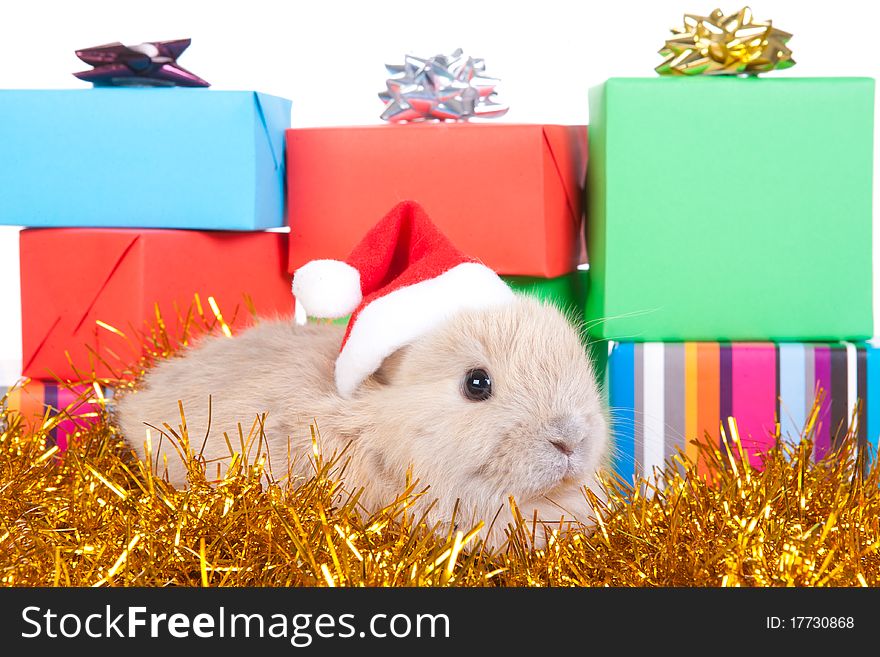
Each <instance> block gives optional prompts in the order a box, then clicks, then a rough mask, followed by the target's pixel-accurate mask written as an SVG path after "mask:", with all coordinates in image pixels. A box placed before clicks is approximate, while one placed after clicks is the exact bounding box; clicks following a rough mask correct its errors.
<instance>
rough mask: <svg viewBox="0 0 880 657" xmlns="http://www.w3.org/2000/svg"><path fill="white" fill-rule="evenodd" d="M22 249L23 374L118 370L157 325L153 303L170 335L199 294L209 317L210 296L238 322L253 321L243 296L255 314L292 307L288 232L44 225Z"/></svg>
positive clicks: (113, 373)
mask: <svg viewBox="0 0 880 657" xmlns="http://www.w3.org/2000/svg"><path fill="white" fill-rule="evenodd" d="M20 248H21V311H22V312H21V315H22V362H23V374H24V375H25V376H29V377H32V378H39V379H48V378H55V377H59V378H63V379H77V378H79V376H81V375H91V374H92V372H93V371H94V374H95V375H97V376H99V377H107V378H115V377H117V376H119V375H120V372H121V371H122V370H123V369H124V368H125V366H127V365H132V364H134V363H135V362H136V361H137V359H138V358H139V357H140V356H141V355H142V353H143V350H142V341H141V340H139V339H138V338H137V337H136V336H137V334H138V332H139V331H144V330H145V329H147V327H149V326H151V325H155V324H156V310H155V309H156V307H157V306H158V309H159V311H160V313H161V315H162V317H163V318H164V321H165V323H166V325H168V331H167V332H168V334H169V337H171V338H172V339H173V338H174V337H175V330H179V327H177V328H175V327H174V325H175V324H177V323H178V316H179V315H178V313H180V315H183V316H185V315H186V313H187V312H188V311H189V310H190V309H191V307H192V306H193V301H194V295H195V294H198V295H199V298H200V301H201V303H202V304H203V305H204V309H203V310H204V312H205V313H206V314H207V315H208V316H210V317H211V318H213V314H212V312H211V309H210V308H209V307H208V305H209V304H208V297H209V296H212V297H214V298H215V300H216V302H217V304H218V306H219V308H220V310H221V312H222V313H223V317H224V320H225V321H226V322H227V323H228V324H230V325H234V326H244V325H246V324H247V323H249V322H250V321H252V316H251V313H250V311H249V309H248V308H247V304H246V302H245V301H246V300H245V295H249V296H250V298H251V299H252V301H253V304H254V307H255V309H256V311H257V313H258V314H259V315H279V314H280V315H288V314H291V313H292V312H293V297H292V295H291V292H290V277H289V276H288V275H287V273H286V272H285V262H286V255H287V235H286V234H283V233H230V232H200V231H183V230H179V231H178V230H137V229H87V228H48V229H31V230H23V231H22V232H21V241H20ZM236 308H237V312H235V309H236ZM196 319H198V318H197V317H196ZM98 322H101V323H103V324H104V325H108V326H110V327H113V328H115V329H118V330H119V331H122V332H123V333H125V335H126V337H122V336H120V335H118V334H116V333H115V332H113V331H112V330H109V329H107V328H104V326H102V325H101V324H99V323H98ZM90 350H91V351H90ZM65 351H67V352H69V354H70V362H69V361H68V358H67V356H66V355H65ZM96 354H97V356H100V357H101V358H103V359H104V360H105V361H106V363H104V362H101V360H100V359H99V358H98V357H96ZM71 362H72V363H73V366H71Z"/></svg>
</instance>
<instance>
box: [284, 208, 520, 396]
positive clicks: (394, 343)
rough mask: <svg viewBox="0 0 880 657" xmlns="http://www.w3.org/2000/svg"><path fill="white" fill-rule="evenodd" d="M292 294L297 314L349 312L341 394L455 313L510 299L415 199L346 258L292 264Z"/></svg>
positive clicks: (339, 364) (339, 369)
mask: <svg viewBox="0 0 880 657" xmlns="http://www.w3.org/2000/svg"><path fill="white" fill-rule="evenodd" d="M293 294H294V296H295V297H296V302H297V315H298V316H299V317H300V318H302V317H304V316H310V317H323V318H337V317H344V316H345V315H348V314H351V319H350V320H349V323H348V330H347V331H346V333H345V337H344V338H343V340H342V347H341V348H340V350H339V356H338V358H337V359H336V388H337V390H338V391H339V394H340V395H342V396H343V397H350V396H351V395H352V394H353V393H354V391H355V390H357V388H358V386H359V385H360V384H361V383H362V382H363V381H364V379H366V378H367V377H368V376H370V375H371V374H372V373H373V372H375V371H376V370H377V369H378V368H379V366H380V365H381V364H382V361H383V360H385V358H387V357H388V356H390V355H391V354H392V353H394V352H395V351H396V350H398V349H400V348H401V347H403V346H404V345H407V344H410V343H411V342H413V341H414V340H416V339H418V338H419V337H421V336H423V335H425V334H426V333H428V332H429V331H431V330H433V329H435V328H437V327H438V326H441V325H442V324H443V323H444V322H446V321H448V320H449V319H450V318H451V317H452V316H453V315H454V314H455V313H457V312H459V311H462V310H478V309H483V308H490V307H493V306H498V305H501V304H505V303H509V302H511V301H512V300H513V299H514V296H513V292H512V291H511V290H510V288H509V287H508V286H507V284H506V283H505V282H504V281H502V280H501V278H500V277H499V276H498V274H496V273H495V272H494V271H492V270H491V269H489V268H488V267H486V266H485V265H483V264H482V263H480V262H478V261H477V260H476V259H474V258H470V257H468V256H466V255H464V254H462V253H461V252H460V251H459V250H458V249H456V248H455V247H454V246H453V245H452V243H451V242H450V241H449V240H448V239H447V238H446V236H445V235H443V233H441V232H440V231H439V230H438V229H437V227H436V226H435V225H434V224H433V223H432V222H431V220H430V219H429V218H428V215H427V213H426V212H425V211H424V209H422V207H421V206H420V205H419V204H418V203H414V202H413V201H404V202H402V203H399V204H398V205H396V206H395V207H394V208H392V210H391V211H390V212H389V213H388V214H387V215H385V217H384V218H383V219H382V220H381V221H380V222H379V223H377V224H376V225H375V226H374V227H373V228H372V229H371V230H370V231H369V232H368V233H367V234H366V235H365V236H364V238H363V240H362V241H361V242H360V243H359V244H358V245H357V246H356V247H355V248H354V250H353V251H352V252H351V254H350V255H349V256H348V258H347V259H346V260H345V262H343V261H341V260H313V261H311V262H308V263H306V264H305V265H303V266H302V267H300V268H299V269H297V270H296V273H295V274H294V276H293Z"/></svg>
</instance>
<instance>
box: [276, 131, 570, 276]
mask: <svg viewBox="0 0 880 657" xmlns="http://www.w3.org/2000/svg"><path fill="white" fill-rule="evenodd" d="M586 153H587V130H586V127H585V126H560V125H515V124H513V125H512V124H491V125H487V124H467V123H439V124H436V123H435V124H416V125H381V126H365V127H345V128H308V129H295V130H288V131H287V185H288V223H289V224H290V228H291V239H290V261H289V266H290V271H295V270H296V269H297V268H298V267H300V266H302V265H303V264H305V263H306V262H308V261H309V260H313V259H316V258H335V259H344V258H345V257H346V256H347V255H348V253H349V252H350V251H351V249H352V248H353V247H354V245H355V244H356V243H357V242H358V241H359V240H360V238H361V237H362V236H363V235H364V233H365V232H366V231H367V230H368V229H369V228H370V227H371V226H372V225H373V224H374V223H375V222H376V221H378V220H379V219H380V218H381V217H383V216H384V215H385V214H386V213H387V212H388V210H390V209H391V207H393V206H394V205H395V204H396V203H398V202H399V201H402V200H406V199H410V200H414V201H417V202H418V203H420V204H421V205H422V206H423V207H424V208H425V209H426V210H427V212H428V214H429V215H430V217H431V219H433V220H434V222H436V223H437V225H438V226H439V227H440V229H441V230H442V231H443V232H444V233H446V235H447V236H448V237H449V238H450V239H451V240H452V243H453V244H455V245H456V247H458V248H459V249H460V250H461V251H463V252H464V253H467V254H468V255H470V256H473V257H476V258H479V259H480V260H482V261H483V262H484V263H485V264H486V265H488V266H489V267H491V268H493V269H495V270H496V271H497V272H498V273H500V274H517V275H527V276H542V277H547V278H550V277H555V276H561V275H563V274H567V273H569V272H571V271H572V270H574V269H575V267H576V266H577V265H578V264H579V263H580V262H581V261H582V260H583V259H584V258H583V247H582V243H583V239H582V235H583V230H582V229H583V220H582V202H581V201H582V197H583V183H584V178H585V173H586V158H587V154H586Z"/></svg>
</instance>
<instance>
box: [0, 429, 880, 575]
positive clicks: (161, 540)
mask: <svg viewBox="0 0 880 657" xmlns="http://www.w3.org/2000/svg"><path fill="white" fill-rule="evenodd" d="M58 417H60V416H58ZM6 421H7V423H8V426H7V427H6V428H5V430H4V431H3V433H2V434H0V582H2V583H3V584H4V585H7V586H10V585H21V586H43V585H62V586H68V585H72V586H96V585H106V586H132V585H147V586H165V585H184V586H200V585H202V586H299V585H334V586H340V585H341V586H412V585H416V586H437V585H440V586H445V585H451V586H603V585H611V586H717V585H743V586H777V585H796V586H813V585H832V586H858V585H862V586H877V585H878V584H880V556H878V548H880V528H878V523H880V494H878V483H880V482H878V472H880V470H878V467H877V465H876V460H875V461H874V463H873V464H872V465H871V467H870V468H867V470H866V472H864V474H863V470H864V468H863V465H862V459H863V458H864V457H865V454H864V453H862V454H861V455H858V454H855V453H851V452H853V450H852V449H850V448H851V446H852V445H853V440H852V438H851V437H848V438H847V439H846V441H845V443H844V446H843V448H842V450H841V452H840V453H838V454H837V455H835V457H834V458H829V459H826V460H824V461H823V462H821V463H819V464H813V463H812V455H811V441H810V440H809V438H807V439H806V440H804V441H803V442H802V443H801V444H800V445H799V446H797V447H795V448H787V447H784V446H783V447H781V448H779V449H777V450H774V451H773V452H771V453H770V454H769V455H768V458H767V461H766V465H765V469H764V471H763V472H757V471H754V470H751V469H750V468H748V466H747V465H746V464H745V463H744V462H743V461H742V460H740V459H737V458H735V456H734V454H733V453H720V452H714V453H709V454H707V457H708V458H710V459H712V460H713V461H715V467H716V470H717V475H716V478H715V480H714V481H712V482H708V481H706V480H704V479H702V478H700V477H699V476H698V475H697V473H696V469H695V468H694V467H693V466H691V465H690V464H688V463H685V462H681V463H678V464H675V463H670V464H669V465H668V467H667V468H666V470H665V471H664V472H662V473H660V475H659V480H658V481H659V485H658V484H657V482H648V481H641V482H639V484H638V485H637V486H635V487H633V486H628V485H626V484H624V483H623V482H620V481H611V482H609V483H608V484H607V487H608V491H607V495H608V499H609V502H608V503H607V504H604V505H603V504H599V503H598V502H596V501H595V500H594V503H595V507H596V511H597V520H598V521H597V526H596V529H595V531H591V530H590V529H588V528H582V529H581V530H580V531H573V532H572V533H571V534H569V535H562V536H558V538H557V540H555V541H553V542H552V543H551V545H550V546H549V547H547V548H546V549H543V550H534V549H532V545H531V536H532V535H533V532H534V526H533V524H532V523H531V522H530V521H529V519H521V520H520V521H519V522H518V523H517V526H515V527H511V540H510V544H509V546H508V547H507V548H506V549H505V550H502V551H499V552H497V553H494V554H492V553H489V552H488V551H485V550H483V549H482V546H481V544H480V543H479V541H478V540H477V539H476V538H475V537H474V532H464V533H457V534H455V535H448V536H443V537H436V536H434V535H432V534H431V533H430V532H429V531H428V528H427V527H425V525H424V523H423V522H422V521H421V519H420V518H418V517H414V516H413V515H412V513H411V512H410V507H411V503H412V500H413V499H414V497H415V496H417V495H419V494H423V493H422V491H420V490H419V487H418V485H417V484H416V483H413V484H412V485H411V486H409V487H408V488H407V489H406V490H403V491H401V493H400V495H399V496H398V498H397V499H395V500H389V505H388V506H387V507H386V508H385V509H384V510H383V511H382V512H381V513H378V514H376V515H374V516H372V517H362V516H361V515H360V513H359V512H358V509H357V496H356V495H350V494H349V493H347V492H345V491H344V489H343V488H342V486H341V484H340V483H339V482H338V481H337V480H336V478H335V474H334V473H335V471H336V469H337V468H336V466H337V465H338V464H334V463H325V462H323V461H322V460H321V459H320V458H316V460H315V464H316V469H315V475H314V476H313V477H312V478H310V479H309V480H308V481H302V482H293V483H292V485H291V484H282V483H277V482H275V483H268V484H267V483H266V480H265V478H264V477H262V475H261V470H260V468H259V467H256V466H255V465H249V464H248V463H247V462H246V459H242V460H241V461H240V463H241V467H239V468H236V469H233V471H232V472H230V473H229V474H227V475H226V476H225V477H224V478H223V479H222V480H221V482H220V483H219V484H218V485H216V486H212V485H210V484H209V483H208V482H207V480H206V479H205V477H204V475H203V474H201V469H200V468H198V467H193V469H192V474H191V482H190V484H191V485H190V488H189V489H188V490H175V489H174V488H172V487H171V486H169V485H168V484H167V483H165V482H164V481H163V480H162V479H161V478H160V477H158V476H157V475H156V474H155V473H152V472H149V471H148V468H147V467H145V466H143V465H142V464H141V463H140V462H139V461H136V460H134V459H132V457H131V454H130V452H129V450H128V449H127V447H126V446H125V445H124V443H122V442H121V440H120V438H119V436H118V435H117V433H116V431H115V429H114V428H113V427H112V425H111V423H110V422H109V421H108V419H107V418H106V417H105V418H102V419H101V421H100V422H99V423H98V424H97V425H96V426H95V427H94V428H92V429H90V430H88V431H86V432H84V433H83V434H82V435H81V436H79V438H78V439H76V440H74V442H73V443H72V445H71V447H70V449H69V450H68V452H67V453H65V454H63V455H61V456H59V454H58V453H57V449H56V448H55V447H50V448H47V447H46V445H47V431H48V430H49V429H51V426H52V424H53V421H54V419H50V420H49V421H48V422H47V423H46V427H41V428H38V429H36V430H26V429H25V427H24V424H23V422H22V418H21V417H19V416H16V415H15V414H12V413H6ZM734 451H735V450H734Z"/></svg>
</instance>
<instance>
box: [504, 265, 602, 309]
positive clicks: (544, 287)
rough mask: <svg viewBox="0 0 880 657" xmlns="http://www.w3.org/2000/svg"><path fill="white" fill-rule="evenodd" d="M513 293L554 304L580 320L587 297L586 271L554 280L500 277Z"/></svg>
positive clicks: (533, 277)
mask: <svg viewBox="0 0 880 657" xmlns="http://www.w3.org/2000/svg"><path fill="white" fill-rule="evenodd" d="M501 279H502V280H503V281H504V282H505V283H507V285H508V286H510V288H511V289H512V290H513V291H514V292H521V293H523V294H528V295H531V296H533V297H537V298H538V299H541V300H542V301H549V302H551V303H553V304H555V305H556V306H557V307H558V308H559V309H560V310H562V311H563V312H566V313H568V314H569V316H571V317H572V318H573V319H578V320H580V319H582V318H583V313H584V299H585V298H586V296H587V284H588V277H587V272H586V271H581V270H578V271H574V272H572V273H570V274H565V275H564V276H557V277H556V278H538V277H535V276H502V277H501Z"/></svg>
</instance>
